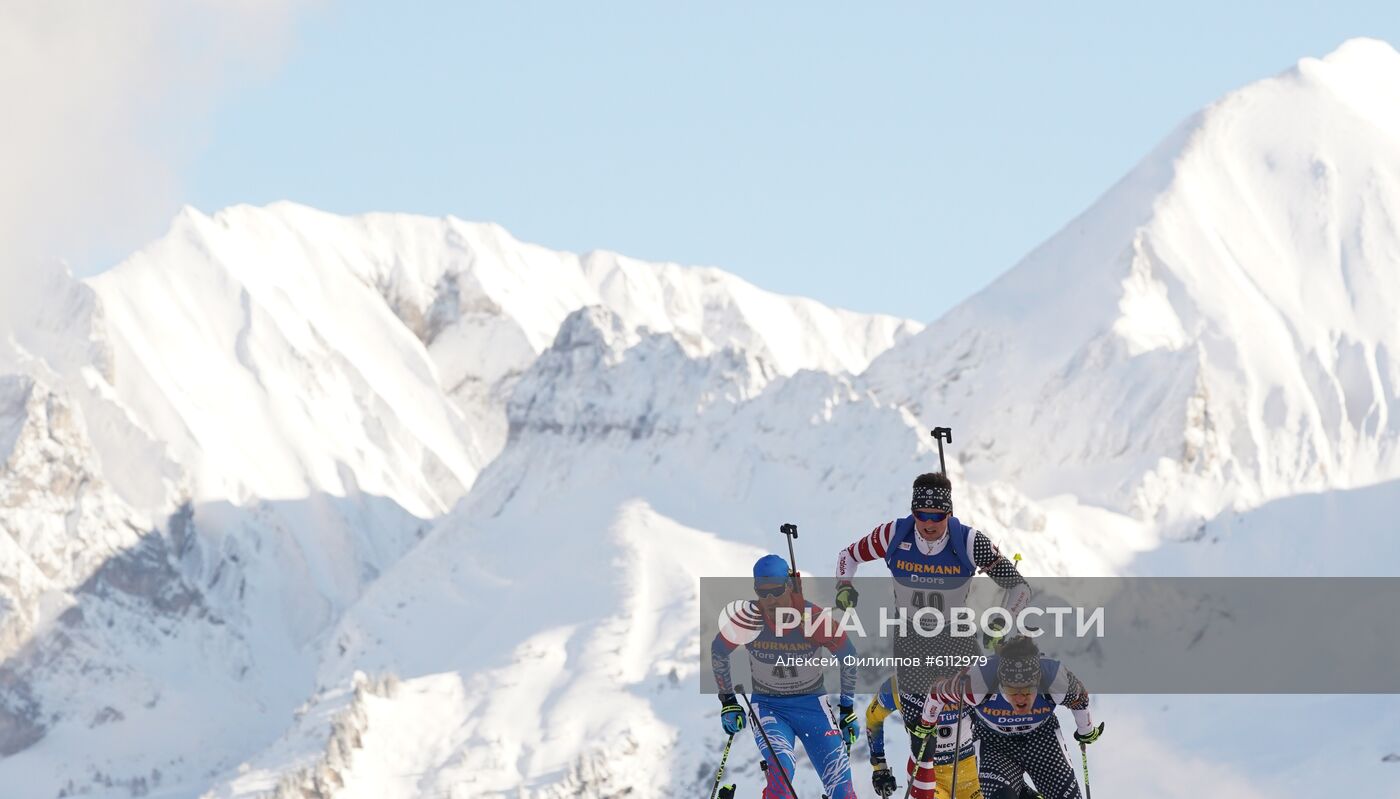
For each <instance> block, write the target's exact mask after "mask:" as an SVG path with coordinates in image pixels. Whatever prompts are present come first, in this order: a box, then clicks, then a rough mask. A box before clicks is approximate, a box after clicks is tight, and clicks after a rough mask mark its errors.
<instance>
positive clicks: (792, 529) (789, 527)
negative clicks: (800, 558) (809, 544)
mask: <svg viewBox="0 0 1400 799" xmlns="http://www.w3.org/2000/svg"><path fill="white" fill-rule="evenodd" d="M778 532H780V533H782V534H783V535H784V536H786V537H787V542H788V564H789V568H790V569H792V573H793V574H797V555H796V553H794V552H793V551H792V539H794V538H796V537H797V525H795V524H784V525H783V526H782V527H779V528H778Z"/></svg>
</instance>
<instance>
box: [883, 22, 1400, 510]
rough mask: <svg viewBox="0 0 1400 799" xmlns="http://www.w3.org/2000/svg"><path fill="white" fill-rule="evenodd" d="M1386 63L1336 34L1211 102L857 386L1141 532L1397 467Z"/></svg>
mask: <svg viewBox="0 0 1400 799" xmlns="http://www.w3.org/2000/svg"><path fill="white" fill-rule="evenodd" d="M1397 64H1400V55H1397V54H1396V53H1395V52H1394V51H1393V50H1392V49H1391V48H1389V46H1387V45H1384V44H1381V43H1378V42H1371V41H1366V40H1360V41H1353V42H1349V43H1347V44H1346V45H1344V46H1343V47H1342V48H1341V49H1340V50H1338V51H1337V52H1336V53H1334V54H1333V55H1332V56H1329V57H1327V58H1325V59H1322V60H1320V61H1309V62H1304V63H1303V64H1301V65H1300V66H1299V68H1298V69H1297V70H1293V71H1290V72H1288V73H1285V74H1283V75H1281V76H1279V77H1276V78H1270V79H1266V80H1263V81H1259V82H1257V83H1254V84H1251V85H1249V86H1246V87H1244V88H1242V89H1240V90H1238V91H1236V92H1232V93H1231V94H1229V95H1227V96H1226V97H1225V98H1223V99H1222V100H1220V101H1219V102H1217V103H1215V104H1213V105H1212V106H1210V107H1209V108H1207V109H1205V110H1204V111H1202V112H1201V113H1199V114H1197V115H1195V116H1193V117H1192V118H1190V119H1188V120H1186V121H1185V122H1184V123H1183V124H1182V125H1181V126H1180V127H1179V128H1178V129H1177V131H1175V132H1174V133H1173V134H1172V135H1171V136H1169V137H1168V138H1167V139H1166V140H1164V141H1163V143H1162V144H1161V145H1160V146H1159V147H1158V148H1157V149H1156V150H1154V152H1153V153H1151V154H1150V155H1149V156H1148V157H1147V158H1146V159H1144V161H1143V162H1142V163H1141V164H1140V165H1139V166H1138V167H1137V168H1135V169H1134V170H1133V171H1132V172H1131V173H1130V174H1129V175H1127V176H1126V177H1125V178H1123V180H1121V181H1119V183H1118V184H1116V185H1115V186H1114V187H1113V188H1112V189H1110V190H1109V192H1108V193H1107V194H1105V195H1104V197H1103V198H1101V199H1100V200H1099V201H1098V202H1097V203H1095V204H1094V205H1093V206H1092V207H1091V208H1089V209H1088V210H1086V211H1085V212H1084V213H1083V214H1081V215H1080V216H1079V217H1078V218H1076V219H1075V220H1074V221H1072V222H1071V223H1070V224H1069V225H1068V226H1067V227H1066V228H1065V229H1064V230H1062V231H1061V232H1060V233H1058V234H1057V235H1056V236H1055V237H1053V238H1052V239H1051V240H1049V241H1048V242H1046V243H1045V244H1044V245H1042V246H1041V247H1039V248H1037V250H1036V251H1034V252H1032V253H1031V254H1030V255H1028V256H1027V257H1026V258H1025V259H1024V260H1023V261H1022V262H1021V263H1019V264H1018V265H1017V266H1016V267H1015V268H1014V269H1012V270H1011V271H1010V272H1008V273H1007V274H1006V275H1004V276H1003V277H1001V278H1000V279H998V280H997V281H996V282H995V283H993V284H992V285H991V286H989V287H988V288H987V289H985V290H984V291H983V292H981V293H980V294H978V295H977V296H975V297H973V298H971V299H970V300H968V301H967V302H965V303H963V304H962V305H961V306H959V307H958V308H956V309H954V310H953V311H952V312H951V313H949V314H948V315H947V316H946V317H945V318H944V319H942V320H940V321H939V322H938V323H936V324H934V325H932V326H931V327H930V328H929V329H928V330H926V331H925V332H924V333H923V334H921V335H920V336H917V337H915V338H914V339H911V340H910V341H908V342H905V343H904V344H901V345H897V346H896V347H894V348H893V349H892V350H891V351H890V352H889V353H887V354H886V355H884V356H882V357H881V358H880V359H878V360H877V361H876V362H875V363H874V364H873V365H872V366H871V368H870V370H869V371H868V372H867V375H866V381H867V383H868V384H869V385H870V386H871V387H873V388H874V389H875V390H877V391H878V392H879V393H880V394H882V395H883V396H885V397H887V398H890V399H894V400H896V401H901V402H905V403H907V404H909V405H910V406H911V407H912V408H914V409H915V410H916V411H917V412H918V413H920V414H921V416H922V417H923V418H924V420H925V421H926V422H929V423H936V424H946V423H949V422H951V423H953V424H954V425H955V426H961V427H962V428H963V429H964V430H966V431H967V433H968V435H967V436H966V437H965V439H964V440H966V441H968V442H970V444H969V446H968V447H967V448H960V457H962V458H964V459H966V460H967V461H968V465H969V471H970V473H971V474H972V475H973V476H974V477H983V478H988V479H1007V480H1010V481H1015V482H1017V483H1018V484H1019V485H1021V486H1023V487H1024V488H1026V489H1027V490H1028V491H1030V492H1031V493H1032V495H1033V496H1047V495H1051V494H1056V493H1064V492H1070V493H1075V494H1077V495H1079V496H1081V497H1084V498H1086V499H1089V500H1091V501H1094V502H1098V503H1102V504H1103V505H1105V506H1107V507H1110V508H1115V509H1123V510H1130V511H1132V512H1134V513H1137V514H1139V515H1144V516H1148V517H1152V516H1155V515H1157V514H1159V513H1162V514H1166V515H1169V516H1173V517H1176V518H1180V519H1184V520H1189V519H1195V518H1201V517H1205V518H1209V517H1211V516H1213V515H1214V514H1215V513H1216V512H1217V511H1218V510H1220V509H1221V508H1222V507H1232V506H1233V507H1251V506H1253V505H1256V504H1258V503H1260V502H1262V501H1264V500H1266V499H1268V498H1271V497H1276V496H1281V495H1283V494H1287V493H1291V492H1294V491H1300V490H1318V489H1323V488H1326V487H1340V486H1351V485H1362V484H1366V483H1370V482H1374V481H1376V480H1380V479H1385V478H1388V477H1394V476H1397V475H1400V400H1397V396H1400V395H1397V391H1396V386H1397V385H1400V360H1397V357H1398V356H1397V353H1400V328H1398V327H1397V326H1396V325H1395V324H1394V321H1393V318H1394V314H1393V309H1394V308H1396V307H1400V274H1397V273H1396V271H1395V270H1394V268H1393V265H1394V263H1396V260H1397V258H1398V257H1400V223H1397V220H1400V126H1397V125H1395V124H1393V123H1394V121H1395V119H1396V116H1395V115H1396V114H1397V113H1400V112H1397V109H1400V95H1397V92H1400V88H1397V87H1400V79H1388V78H1386V77H1385V76H1386V75H1391V74H1396V72H1395V68H1396V66H1397ZM919 373H924V374H929V375H931V376H932V377H931V379H929V380H926V381H922V382H920V383H917V384H914V385H911V384H910V381H909V377H908V376H909V375H911V374H919ZM1188 483H1189V484H1191V485H1193V486H1194V488H1192V489H1191V490H1185V489H1184V486H1185V485H1186V484H1188ZM1184 495H1189V496H1191V497H1193V499H1192V500H1191V501H1190V502H1181V501H1179V500H1175V499H1174V497H1176V496H1184Z"/></svg>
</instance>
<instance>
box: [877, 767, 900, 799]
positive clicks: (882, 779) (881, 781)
mask: <svg viewBox="0 0 1400 799" xmlns="http://www.w3.org/2000/svg"><path fill="white" fill-rule="evenodd" d="M870 765H871V766H873V767H874V769H875V770H874V771H872V772H871V773H870V785H871V786H872V787H873V788H875V793H878V794H879V795H881V796H889V795H890V794H892V793H894V792H895V789H897V788H898V787H899V783H897V782H895V781H894V775H893V774H891V773H890V767H889V765H888V764H886V763H885V760H884V758H881V759H880V760H878V761H874V762H872V763H871V764H870Z"/></svg>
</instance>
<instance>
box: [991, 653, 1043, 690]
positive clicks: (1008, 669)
mask: <svg viewBox="0 0 1400 799" xmlns="http://www.w3.org/2000/svg"><path fill="white" fill-rule="evenodd" d="M997 682H999V683H1001V684H1002V685H1039V684H1040V658H1039V657H1038V656H1037V657H1024V658H1005V657H1004V658H1002V659H1001V662H1000V663H998V664H997Z"/></svg>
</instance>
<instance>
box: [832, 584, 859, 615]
mask: <svg viewBox="0 0 1400 799" xmlns="http://www.w3.org/2000/svg"><path fill="white" fill-rule="evenodd" d="M857 599H860V594H859V593H857V592H856V587H855V586H854V585H851V584H850V583H841V584H840V585H838V586H836V609H837V610H849V609H851V608H853V607H855V606H856V600H857Z"/></svg>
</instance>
